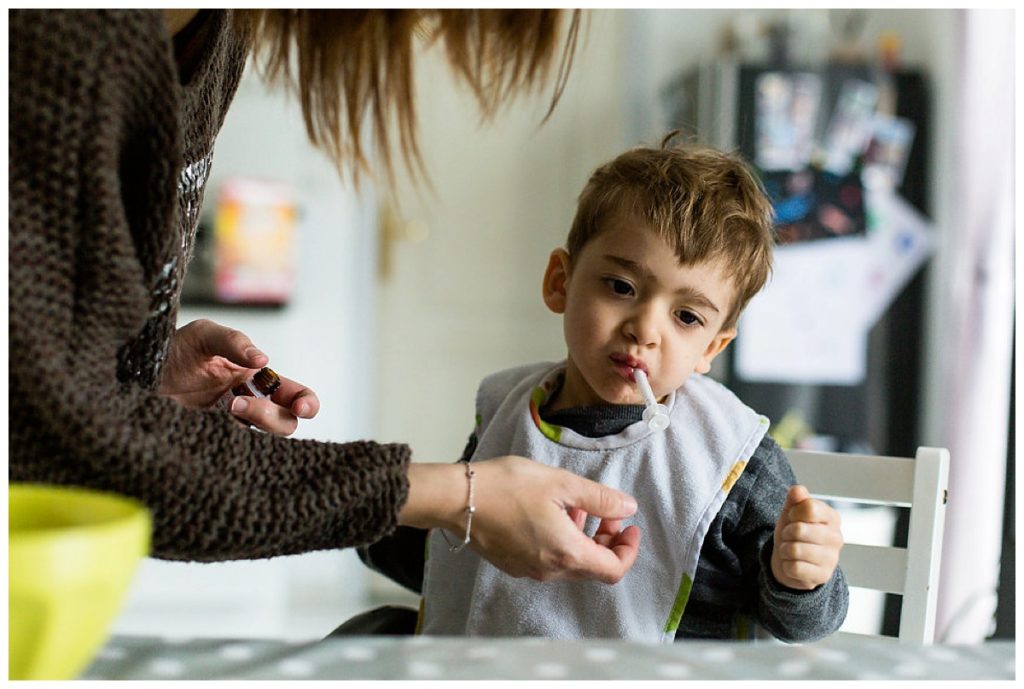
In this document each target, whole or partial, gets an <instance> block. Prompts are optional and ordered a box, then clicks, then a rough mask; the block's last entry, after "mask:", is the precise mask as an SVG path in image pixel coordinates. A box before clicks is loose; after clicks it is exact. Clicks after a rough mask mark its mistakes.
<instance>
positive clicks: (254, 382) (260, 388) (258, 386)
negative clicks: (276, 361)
mask: <svg viewBox="0 0 1024 689" xmlns="http://www.w3.org/2000/svg"><path fill="white" fill-rule="evenodd" d="M279 387H281V378H280V377H279V376H278V375H277V373H275V372H274V370H273V369H271V368H267V367H266V366H264V367H263V368H261V369H260V370H259V371H257V372H256V375H254V376H253V377H252V378H250V379H249V380H247V381H245V382H243V383H239V384H238V385H236V386H235V387H233V388H231V394H233V395H234V396H235V397H270V396H271V395H273V394H274V392H275V391H276V390H277V389H278V388H279Z"/></svg>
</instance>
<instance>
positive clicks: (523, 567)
mask: <svg viewBox="0 0 1024 689" xmlns="http://www.w3.org/2000/svg"><path fill="white" fill-rule="evenodd" d="M473 470H474V471H475V472H476V476H475V478H474V491H475V500H474V502H475V505H476V512H475V513H474V514H473V527H472V534H471V536H472V538H471V541H470V547H471V548H473V549H474V550H476V551H477V552H478V553H480V555H482V556H483V557H484V558H486V559H487V560H488V561H490V562H491V563H492V564H493V565H494V566H496V567H498V568H499V569H501V570H503V571H504V572H506V573H508V574H510V575H512V576H514V577H523V576H527V577H531V578H533V579H537V580H539V581H553V580H559V579H597V580H599V581H603V582H605V583H608V584H614V583H615V582H617V581H619V580H620V579H621V578H622V577H623V576H624V575H625V573H626V572H627V571H628V570H629V568H630V567H631V566H632V565H633V562H634V561H635V560H636V556H637V553H638V550H639V546H640V529H639V528H637V527H636V526H630V527H627V528H626V529H624V530H621V531H620V528H621V523H620V520H622V519H625V518H627V517H629V516H632V515H633V514H634V513H635V512H636V502H635V501H634V500H633V499H632V498H631V497H629V496H628V495H626V494H624V493H621V492H619V491H617V490H613V489H611V488H607V487H605V486H602V485H600V484H598V483H594V482H593V481H589V480H587V479H584V478H581V477H579V476H576V475H575V474H572V473H570V472H568V471H564V470H562V469H553V468H551V467H548V466H545V465H543V464H540V463H539V462H534V461H531V460H529V459H525V458H523V457H501V458H499V459H492V460H487V461H483V462H474V464H473ZM467 487H468V486H467V479H466V476H465V465H464V464H461V463H460V464H454V465H450V464H443V465H442V464H413V465H412V466H410V467H409V499H408V501H407V502H406V504H405V506H404V507H403V508H402V512H401V514H400V515H399V521H400V522H401V523H403V524H409V525H412V526H420V527H442V528H445V529H448V530H449V531H451V532H452V533H454V534H457V535H458V534H465V528H466V497H467ZM574 508H575V509H574ZM570 511H572V514H570ZM584 513H585V514H591V515H594V516H596V517H599V518H601V519H602V523H601V527H600V528H599V529H598V532H597V534H595V536H594V537H593V538H588V537H587V536H586V534H584V533H583V532H582V531H581V530H580V528H579V527H578V526H577V521H576V518H577V517H578V516H579V515H580V514H584Z"/></svg>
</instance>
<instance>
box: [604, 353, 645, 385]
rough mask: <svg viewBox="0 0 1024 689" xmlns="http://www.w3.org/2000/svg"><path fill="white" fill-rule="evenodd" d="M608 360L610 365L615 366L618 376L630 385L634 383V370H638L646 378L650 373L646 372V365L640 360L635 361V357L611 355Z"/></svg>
mask: <svg viewBox="0 0 1024 689" xmlns="http://www.w3.org/2000/svg"><path fill="white" fill-rule="evenodd" d="M608 358H609V359H611V360H612V363H614V364H615V368H616V370H617V371H618V372H619V375H621V376H622V377H623V378H625V379H626V380H627V381H629V382H631V383H632V382H634V379H633V370H634V369H640V370H641V371H643V372H644V373H645V374H647V375H648V376H649V375H650V373H649V372H648V371H647V365H646V364H645V363H644V362H643V361H641V360H640V359H637V358H636V357H633V356H630V355H628V354H612V355H611V356H609V357H608Z"/></svg>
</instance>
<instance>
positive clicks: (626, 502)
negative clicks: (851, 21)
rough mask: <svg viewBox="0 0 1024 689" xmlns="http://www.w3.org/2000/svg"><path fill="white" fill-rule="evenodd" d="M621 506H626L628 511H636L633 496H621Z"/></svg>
mask: <svg viewBox="0 0 1024 689" xmlns="http://www.w3.org/2000/svg"><path fill="white" fill-rule="evenodd" d="M622 506H623V507H624V508H626V509H627V510H628V511H630V512H636V510H637V504H636V500H634V499H633V498H629V497H626V498H623V499H622Z"/></svg>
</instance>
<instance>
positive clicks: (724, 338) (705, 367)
mask: <svg viewBox="0 0 1024 689" xmlns="http://www.w3.org/2000/svg"><path fill="white" fill-rule="evenodd" d="M734 339H736V328H729V329H727V330H725V329H723V330H719V331H718V334H717V335H715V337H714V339H713V340H711V342H710V343H708V347H707V349H705V350H704V353H703V354H701V357H700V361H698V362H697V367H696V368H695V369H694V370H695V371H696V372H697V373H707V372H708V371H710V370H711V362H712V361H714V360H715V357H716V356H718V355H719V354H721V353H722V352H723V351H725V348H726V347H728V346H729V343H730V342H732V341H733V340H734Z"/></svg>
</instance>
